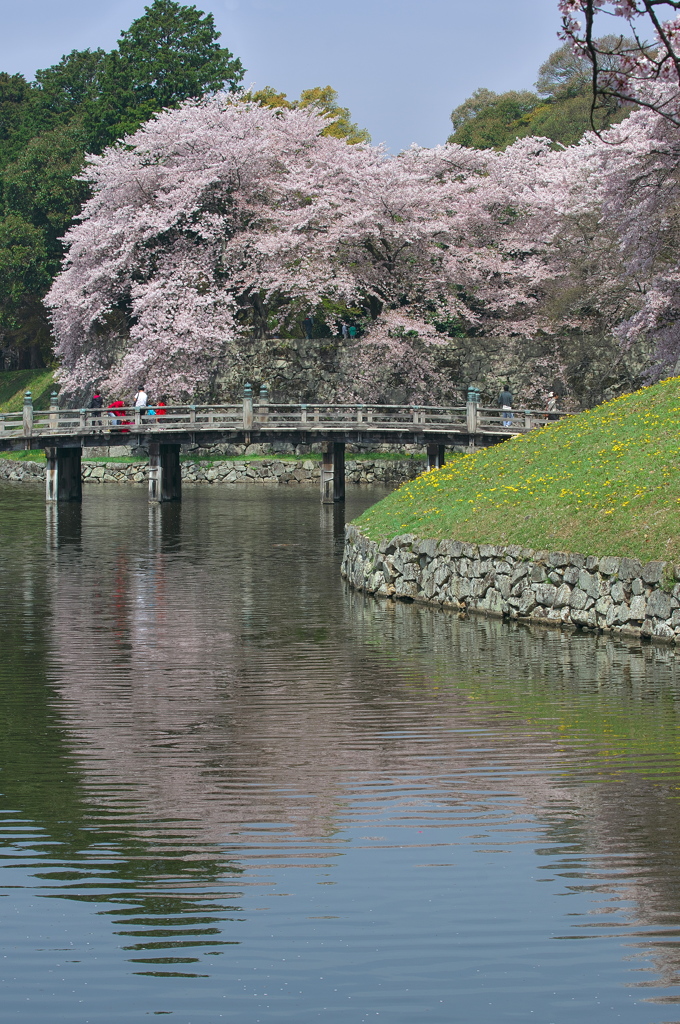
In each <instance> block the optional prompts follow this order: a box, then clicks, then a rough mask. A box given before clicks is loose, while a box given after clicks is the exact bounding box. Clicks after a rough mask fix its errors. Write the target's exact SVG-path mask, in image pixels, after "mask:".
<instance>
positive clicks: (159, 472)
mask: <svg viewBox="0 0 680 1024" xmlns="http://www.w3.org/2000/svg"><path fill="white" fill-rule="evenodd" d="M179 450H180V446H179V445H178V444H161V442H160V441H151V442H150V443H149V501H153V502H155V501H181V500H182V469H181V466H180V461H179Z"/></svg>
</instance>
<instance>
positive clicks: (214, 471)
mask: <svg viewBox="0 0 680 1024" xmlns="http://www.w3.org/2000/svg"><path fill="white" fill-rule="evenodd" d="M424 468H425V466H424V464H423V462H421V461H419V460H416V459H398V460H397V459H393V460H389V459H375V460H371V459H353V460H352V459H348V460H347V462H346V464H345V478H346V480H347V483H356V484H370V483H386V484H392V483H394V484H398V483H401V482H402V481H404V480H412V479H413V478H414V477H416V476H418V475H419V474H420V473H422V471H423V470H424ZM148 469H149V464H148V462H127V463H126V462H109V463H99V464H97V463H94V464H93V463H86V462H84V463H83V480H85V481H87V482H88V483H123V484H127V483H135V484H136V483H144V482H145V481H146V480H147V476H148ZM320 475H321V463H320V462H318V461H315V460H312V459H299V460H297V461H295V462H293V461H286V462H283V461H282V460H280V459H279V460H277V459H263V460H262V461H260V460H258V461H248V462H245V461H244V462H239V461H237V460H234V461H229V462H212V463H207V464H204V465H201V464H200V463H194V462H183V463H182V480H183V481H185V482H186V483H206V484H216V483H228V484H231V483H248V482H251V483H263V484H264V483H267V484H297V483H306V482H309V481H313V482H316V483H318V481H319V477H320ZM0 479H4V480H44V479H45V466H44V464H41V463H37V462H23V461H22V462H18V461H14V460H13V459H0Z"/></svg>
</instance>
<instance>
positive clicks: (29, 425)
mask: <svg viewBox="0 0 680 1024" xmlns="http://www.w3.org/2000/svg"><path fill="white" fill-rule="evenodd" d="M32 433H33V395H32V394H31V392H30V391H27V392H26V394H25V395H24V437H30V436H31V434H32Z"/></svg>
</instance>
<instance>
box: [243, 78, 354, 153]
mask: <svg viewBox="0 0 680 1024" xmlns="http://www.w3.org/2000/svg"><path fill="white" fill-rule="evenodd" d="M251 96H252V99H254V100H255V101H256V102H257V103H261V104H262V106H263V107H285V108H286V109H287V110H294V109H296V108H299V109H303V108H305V107H311V108H312V109H313V110H318V111H319V112H320V113H321V114H323V115H324V117H327V118H328V125H327V126H326V127H325V128H324V129H323V131H322V132H321V134H322V135H331V136H333V137H334V138H336V139H345V141H346V142H348V143H349V144H350V145H352V146H354V145H356V144H357V143H358V142H370V141H371V136H370V134H369V132H368V131H367V130H366V129H365V128H359V126H358V125H357V124H355V123H354V121H352V115H351V113H350V111H349V109H348V108H347V107H341V106H340V104H339V103H338V93H337V91H336V90H335V89H333V87H332V86H330V85H317V86H316V87H315V88H313V89H303V91H302V92H301V93H300V99H299V100H289V99H288V97H287V96H286V94H285V92H277V91H276V89H274V88H273V86H271V85H266V86H265V87H264V88H263V89H259V90H258V91H257V92H254V93H252V94H251Z"/></svg>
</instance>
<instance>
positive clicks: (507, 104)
mask: <svg viewBox="0 0 680 1024" xmlns="http://www.w3.org/2000/svg"><path fill="white" fill-rule="evenodd" d="M540 102H541V101H540V98H539V97H538V96H537V95H536V93H535V92H528V91H526V90H525V91H522V92H515V91H510V92H503V93H500V94H499V93H495V92H491V90H489V89H477V91H476V92H475V93H473V95H472V96H471V97H470V98H469V99H468V100H466V101H465V102H464V103H462V104H461V105H460V106H459V107H456V109H455V110H454V111H453V112H452V114H451V123H452V124H453V125H454V131H453V134H452V135H450V136H449V139H448V141H449V142H457V143H458V144H459V145H461V146H469V147H471V148H474V149H503V148H505V146H508V145H510V143H511V142H514V141H515V139H517V138H519V137H520V136H522V135H524V134H526V132H525V130H524V129H525V126H526V122H525V121H524V120H523V119H524V118H526V116H527V115H528V114H530V113H531V112H532V111H533V110H535V108H536V107H537V106H538V105H539V103H540Z"/></svg>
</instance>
